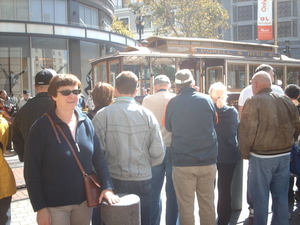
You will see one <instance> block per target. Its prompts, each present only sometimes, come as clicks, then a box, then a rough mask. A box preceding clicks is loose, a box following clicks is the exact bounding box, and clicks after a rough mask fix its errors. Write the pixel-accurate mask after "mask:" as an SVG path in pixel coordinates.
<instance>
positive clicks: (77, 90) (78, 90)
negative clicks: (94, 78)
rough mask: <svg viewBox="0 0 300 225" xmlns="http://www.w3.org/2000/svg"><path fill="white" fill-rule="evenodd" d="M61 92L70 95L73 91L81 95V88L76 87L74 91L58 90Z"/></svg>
mask: <svg viewBox="0 0 300 225" xmlns="http://www.w3.org/2000/svg"><path fill="white" fill-rule="evenodd" d="M58 92H59V93H61V94H62V95H63V96H69V95H70V94H71V93H73V94H74V95H79V94H80V93H81V90H80V89H75V90H73V91H70V90H62V91H58Z"/></svg>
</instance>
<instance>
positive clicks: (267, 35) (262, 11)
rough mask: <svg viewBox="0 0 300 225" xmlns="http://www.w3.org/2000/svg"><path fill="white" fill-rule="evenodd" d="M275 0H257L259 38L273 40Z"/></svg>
mask: <svg viewBox="0 0 300 225" xmlns="http://www.w3.org/2000/svg"><path fill="white" fill-rule="evenodd" d="M272 1H273V0H258V1H257V39H258V40H273V16H272V15H273V8H272Z"/></svg>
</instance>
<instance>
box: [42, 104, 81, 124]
mask: <svg viewBox="0 0 300 225" xmlns="http://www.w3.org/2000/svg"><path fill="white" fill-rule="evenodd" d="M54 110H55V109H51V110H50V111H48V114H49V115H50V116H51V118H52V120H53V122H54V123H64V122H63V121H62V120H61V119H60V118H59V117H58V116H57V115H56V114H55V111H54ZM75 114H76V115H77V118H78V123H79V122H81V121H84V120H85V119H86V115H84V114H83V113H82V112H80V110H79V109H78V108H77V107H76V108H75Z"/></svg>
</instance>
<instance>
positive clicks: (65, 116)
mask: <svg viewBox="0 0 300 225" xmlns="http://www.w3.org/2000/svg"><path fill="white" fill-rule="evenodd" d="M55 114H56V115H57V117H58V118H60V119H61V120H62V121H64V122H65V123H66V124H71V123H74V121H76V120H77V117H76V114H75V111H74V110H70V111H66V110H63V109H59V108H57V107H56V108H55Z"/></svg>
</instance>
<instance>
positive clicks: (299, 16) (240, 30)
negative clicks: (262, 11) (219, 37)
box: [219, 0, 300, 59]
mask: <svg viewBox="0 0 300 225" xmlns="http://www.w3.org/2000/svg"><path fill="white" fill-rule="evenodd" d="M267 1H270V0H267ZM276 1H277V9H274V10H273V16H274V15H275V14H276V15H275V16H277V21H278V22H277V30H278V32H277V37H278V43H277V44H278V53H281V54H286V55H288V56H289V57H291V58H297V59H300V1H299V0H276ZM219 2H220V3H221V4H222V5H223V6H224V8H226V10H227V11H228V13H229V15H230V19H229V24H230V26H231V28H230V29H228V30H227V31H226V32H224V39H225V40H230V41H242V42H252V43H261V44H274V40H270V41H259V40H257V4H258V1H257V0H230V1H228V0H219ZM272 2H273V7H274V2H275V1H274V0H272ZM273 25H274V22H273Z"/></svg>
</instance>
